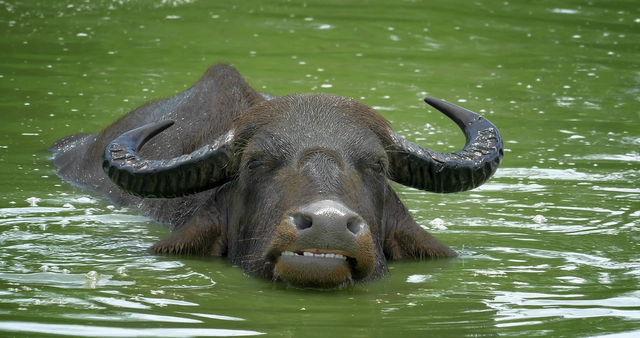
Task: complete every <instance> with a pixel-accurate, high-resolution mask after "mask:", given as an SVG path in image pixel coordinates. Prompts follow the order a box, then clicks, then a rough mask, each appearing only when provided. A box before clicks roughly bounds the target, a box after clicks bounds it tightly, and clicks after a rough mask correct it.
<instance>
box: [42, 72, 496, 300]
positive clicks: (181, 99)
mask: <svg viewBox="0 0 640 338" xmlns="http://www.w3.org/2000/svg"><path fill="white" fill-rule="evenodd" d="M428 103H429V104H431V105H434V106H435V107H436V108H437V109H439V110H441V111H443V112H444V113H445V114H447V115H448V116H449V117H450V118H452V119H453V120H454V121H456V123H458V125H459V126H460V127H461V128H462V129H463V131H464V132H465V136H466V137H467V145H466V146H465V148H464V149H463V150H461V151H459V152H457V153H452V154H442V153H437V152H434V151H432V150H429V149H426V148H423V147H421V146H419V145H416V144H413V143H411V142H408V141H407V140H405V139H404V138H402V137H401V136H398V135H397V134H395V133H394V132H393V131H392V129H391V127H390V125H389V124H388V122H387V121H386V120H385V119H384V118H382V117H381V116H380V115H379V114H378V113H377V112H375V111H374V110H373V109H371V108H369V107H367V106H366V105H364V104H362V103H360V102H357V101H355V100H352V99H348V98H344V97H341V96H337V95H328V94H295V95H290V96H283V97H273V96H269V95H264V94H260V93H258V92H256V91H255V90H254V89H253V88H251V87H250V86H249V85H248V84H247V83H246V82H245V81H244V79H243V78H242V77H241V76H240V74H239V73H238V72H237V71H236V70H235V69H234V68H232V67H230V66H227V65H216V66H213V67H211V68H210V69H209V70H208V71H207V73H206V74H205V75H204V76H203V77H202V79H200V81H198V82H197V83H196V84H195V85H194V86H193V87H191V88H190V89H188V90H187V91H185V92H183V93H180V94H178V95H175V96H173V97H170V98H167V99H164V100H161V101H157V102H153V103H149V104H147V105H145V106H142V107H140V108H137V109H135V110H134V111H132V112H130V113H129V114H127V115H125V116H124V117H122V118H121V119H120V120H118V121H116V122H115V123H114V124H112V125H111V126H109V127H107V128H106V129H105V130H103V131H101V132H99V133H95V134H75V135H71V136H68V137H66V138H63V139H62V140H60V141H58V142H57V143H56V144H54V145H53V146H52V147H51V149H52V150H53V151H55V152H56V155H55V158H54V161H55V164H56V165H57V166H58V167H59V168H60V170H59V175H60V176H62V177H63V178H65V179H67V180H69V181H71V182H73V183H75V184H78V185H81V186H84V187H87V188H90V189H94V190H98V191H100V192H103V193H106V194H107V195H108V196H109V197H110V198H111V199H113V200H114V201H115V202H116V203H119V204H121V205H125V206H134V207H138V208H139V209H140V210H141V211H142V212H143V213H145V214H147V215H149V216H151V217H152V218H154V219H156V220H158V221H160V222H166V223H170V224H171V225H172V227H173V229H174V230H173V232H172V234H171V235H170V236H169V237H168V238H166V239H164V240H162V241H160V242H158V243H156V244H155V245H154V246H153V247H152V248H151V249H152V250H153V251H155V252H165V253H186V254H196V255H209V256H228V257H229V259H231V261H232V262H234V263H235V264H238V265H240V266H241V267H242V268H243V269H244V270H245V271H246V272H247V273H249V274H253V275H258V276H261V277H265V278H270V279H274V280H282V281H284V282H286V283H288V284H291V285H293V286H296V287H304V288H306V287H309V288H322V289H330V288H339V287H342V286H345V285H350V284H353V283H359V282H365V281H369V280H372V279H375V278H377V277H379V276H382V275H384V274H385V273H386V271H387V259H398V258H406V257H419V258H426V257H453V256H455V255H456V253H455V251H453V250H451V249H450V248H449V247H447V246H446V245H444V244H442V243H440V242H439V241H438V240H437V239H435V238H434V237H433V236H431V235H430V234H429V233H428V232H426V231H424V230H423V229H422V228H421V227H419V226H418V225H417V224H416V223H415V221H414V220H413V219H412V217H411V215H410V214H409V212H408V210H407V209H406V208H405V207H404V205H403V204H402V202H401V201H400V200H399V198H398V196H397V195H396V194H395V192H394V191H393V189H392V188H391V186H390V183H389V180H390V179H391V180H394V181H396V182H398V183H401V184H405V185H408V186H412V187H415V188H418V189H423V190H427V191H433V192H458V191H464V190H468V189H472V188H475V187H477V186H479V185H480V184H482V183H484V182H485V181H486V180H488V179H489V177H490V176H491V175H492V174H493V173H494V172H495V170H496V168H497V167H498V165H499V163H500V161H501V159H502V156H503V150H502V140H501V138H500V134H499V132H498V130H497V129H496V128H495V126H493V124H491V123H490V122H489V121H487V120H485V119H484V118H482V117H481V116H479V115H477V114H475V113H472V112H470V111H467V110H465V109H463V108H460V107H457V106H455V105H451V104H448V103H446V102H443V101H440V100H437V99H429V101H428Z"/></svg>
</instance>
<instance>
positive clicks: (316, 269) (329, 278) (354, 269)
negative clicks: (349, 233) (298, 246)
mask: <svg viewBox="0 0 640 338" xmlns="http://www.w3.org/2000/svg"><path fill="white" fill-rule="evenodd" d="M275 256H276V259H275V268H274V275H275V277H276V278H277V279H280V280H283V281H284V282H286V283H288V284H289V285H291V286H294V287H298V288H305V289H306V288H311V289H340V288H344V287H346V286H348V285H351V284H353V283H354V282H355V281H357V279H359V278H358V276H360V275H362V271H359V270H360V269H359V264H358V259H357V258H356V256H355V255H354V254H352V253H350V252H347V251H344V250H321V249H302V250H295V251H288V250H285V251H281V252H280V254H279V255H278V254H276V255H275Z"/></svg>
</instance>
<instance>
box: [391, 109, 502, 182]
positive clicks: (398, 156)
mask: <svg viewBox="0 0 640 338" xmlns="http://www.w3.org/2000/svg"><path fill="white" fill-rule="evenodd" d="M424 101H425V102H426V103H428V104H430V105H431V106H433V107H434V108H436V109H438V110H439V111H441V112H442V113H444V114H445V115H447V117H449V118H450V119H452V120H453V121H454V122H456V124H457V125H458V126H459V127H460V129H462V131H463V132H464V135H465V137H466V143H465V146H464V148H463V149H462V150H460V151H458V152H455V153H439V152H437V151H433V150H431V149H427V148H424V147H422V146H419V145H417V144H415V143H412V142H409V141H407V140H406V139H405V138H404V137H402V136H399V135H397V134H396V133H395V132H393V131H390V133H391V138H392V139H393V140H394V144H393V149H391V151H389V152H388V153H389V168H390V173H391V176H392V179H393V180H394V181H396V182H398V183H400V184H403V185H407V186H410V187H414V188H417V189H421V190H426V191H431V192H437V193H453V192H461V191H465V190H470V189H474V188H476V187H479V186H480V185H482V184H483V183H485V182H486V181H487V180H488V179H489V178H490V177H491V176H492V175H493V174H494V173H495V172H496V170H497V169H498V166H499V165H500V162H501V161H502V157H503V156H504V147H503V145H502V137H501V136H500V132H499V131H498V128H496V126H495V125H493V123H491V122H489V120H487V119H485V118H484V117H482V116H480V115H478V114H476V113H474V112H472V111H470V110H467V109H465V108H462V107H459V106H456V105H455V104H452V103H448V102H445V101H442V100H439V99H436V98H430V97H428V98H426V99H424Z"/></svg>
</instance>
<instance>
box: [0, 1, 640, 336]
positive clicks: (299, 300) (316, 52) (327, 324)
mask: <svg viewBox="0 0 640 338" xmlns="http://www.w3.org/2000/svg"><path fill="white" fill-rule="evenodd" d="M0 60H1V61H0V93H1V95H0V168H1V169H0V182H1V183H2V184H0V336H18V337H56V336H92V337H134V336H136V337H138V336H144V337H195V336H202V337H210V336H244V335H253V334H267V335H269V336H283V337H399V336H401V337H498V336H500V337H503V336H506V337H516V336H517V337H532V336H544V337H609V338H613V337H615V338H623V337H624V338H630V337H636V336H638V335H640V253H639V252H640V250H639V249H640V247H639V243H640V233H639V232H638V230H639V228H640V152H639V151H640V150H639V149H640V127H639V126H638V121H639V120H640V6H638V4H637V2H635V1H590V2H587V1H563V2H559V1H526V2H524V1H521V2H515V1H513V2H512V1H489V0H478V1H473V2H466V1H461V0H451V1H435V2H432V1H395V2H391V1H388V2H385V1H380V0H375V1H361V2H356V1H326V0H325V1H315V0H313V1H306V2H301V1H224V2H223V1H204V0H200V1H196V0H182V1H181V0H155V1H152V0H120V1H115V0H114V1H108V0H102V1H89V0H67V1H32V0H23V1H14V0H4V1H0ZM217 62H228V63H232V64H233V65H234V66H236V67H237V68H238V69H239V70H240V72H241V73H242V74H243V75H244V76H245V77H246V78H247V80H248V81H249V83H251V84H252V85H253V86H254V87H255V88H257V89H259V90H261V91H264V92H268V93H273V94H276V95H285V94H290V93H295V92H330V93H336V94H340V95H343V96H349V97H354V98H356V99H359V100H361V101H363V102H364V103H366V104H368V105H370V106H373V107H376V108H377V109H378V110H379V111H380V112H381V113H382V114H383V115H384V116H385V117H386V118H388V119H389V120H390V121H391V122H392V123H393V125H394V127H395V129H396V131H398V132H399V133H400V134H402V135H404V136H406V137H407V138H409V139H411V140H413V141H416V142H419V143H421V144H423V145H425V146H428V147H431V148H434V149H437V150H441V151H442V150H449V151H451V150H455V149H456V148H458V147H460V146H461V145H462V142H463V136H462V135H461V133H460V132H459V131H458V130H457V127H456V126H455V124H454V123H452V122H450V121H448V120H446V119H445V118H444V117H443V116H441V115H440V114H439V113H437V112H435V111H433V110H431V109H428V108H427V107H426V105H425V104H424V103H422V102H421V99H422V98H423V97H424V96H434V97H439V98H442V99H445V100H448V101H451V102H454V103H458V104H460V105H463V106H465V107H468V108H469V109H472V110H475V111H478V112H480V113H482V114H484V115H485V116H487V117H489V118H490V119H491V120H492V121H493V122H494V123H495V124H496V125H497V126H498V127H499V128H500V129H501V132H502V135H503V137H504V138H505V142H506V143H505V145H506V147H507V152H506V157H505V160H504V162H503V165H502V167H501V169H500V170H499V171H498V173H497V174H496V176H495V177H494V179H492V180H491V181H490V182H489V183H488V184H486V185H485V186H483V187H481V188H480V189H478V190H475V191H471V192H467V193H462V194H457V195H435V194H428V193H424V192H420V191H416V190H412V189H409V188H405V187H401V186H398V187H397V189H398V191H399V192H400V194H401V197H402V199H403V200H404V201H405V204H406V205H407V206H408V207H409V208H410V209H411V210H412V212H413V213H414V216H415V218H416V219H417V220H418V221H419V223H421V224H423V225H424V226H426V227H427V228H429V229H430V231H431V232H433V233H434V234H435V235H436V236H437V237H438V238H439V239H440V240H441V241H442V242H444V243H447V244H449V245H451V246H452V247H453V248H455V249H456V250H458V251H459V252H460V253H461V258H459V259H457V260H455V261H453V262H449V261H430V262H394V263H392V264H391V265H390V267H391V270H390V276H389V277H387V278H384V279H382V280H380V281H378V282H374V283H371V284H368V285H366V286H365V287H363V288H359V289H354V290H344V291H337V292H315V291H301V290H294V289H287V288H286V287H284V286H282V285H277V284H275V285H274V284H272V283H270V282H268V281H264V280H260V279H257V278H255V277H248V276H245V275H244V274H243V273H242V271H241V270H240V269H239V268H237V267H234V266H232V265H230V264H229V263H228V262H227V261H226V260H224V259H195V258H191V257H176V256H154V255H151V254H149V253H147V252H146V251H145V249H146V248H147V247H148V246H150V245H151V244H152V243H154V242H155V241H157V240H158V239H160V238H162V237H164V236H166V235H167V234H168V232H169V230H168V229H166V228H163V227H161V226H159V225H157V224H155V223H153V222H152V221H150V220H149V219H147V218H145V217H141V216H139V215H138V214H137V213H136V211H135V210H128V209H123V208H120V207H118V206H113V205H111V204H110V202H109V201H108V200H106V199H105V198H103V197H102V196H100V195H97V194H92V193H89V192H86V191H82V190H80V189H78V188H75V187H73V186H71V185H69V184H68V183H66V182H64V181H62V180H61V179H60V178H58V177H57V176H56V174H55V167H54V166H53V165H52V163H51V153H49V152H47V151H46V148H47V147H48V146H50V145H51V144H52V143H53V142H55V141H56V140H57V139H59V138H61V137H63V136H66V135H68V134H72V133H77V132H95V131H98V130H100V129H101V128H103V127H105V126H106V125H108V124H109V123H110V122H112V121H114V120H115V119H117V118H118V117H120V116H122V115H123V114H125V113H126V112H127V111H129V110H131V109H132V108H134V107H136V106H138V105H141V104H143V103H145V102H148V101H151V100H154V99H157V98H161V97H166V96H170V95H173V94H175V93H177V92H180V91H182V90H184V89H185V88H186V87H187V86H190V85H191V84H193V83H194V82H195V81H197V79H198V78H199V77H200V76H201V74H202V73H203V72H204V71H205V70H206V68H207V67H208V66H209V65H211V64H214V63H217Z"/></svg>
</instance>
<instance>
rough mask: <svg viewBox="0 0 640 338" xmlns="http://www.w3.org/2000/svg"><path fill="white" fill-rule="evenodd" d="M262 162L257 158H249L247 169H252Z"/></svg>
mask: <svg viewBox="0 0 640 338" xmlns="http://www.w3.org/2000/svg"><path fill="white" fill-rule="evenodd" d="M261 164H262V162H260V161H258V160H251V161H249V164H248V165H247V168H249V170H253V169H255V168H257V167H259V166H260V165H261Z"/></svg>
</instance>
